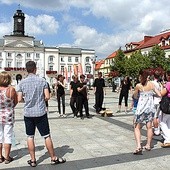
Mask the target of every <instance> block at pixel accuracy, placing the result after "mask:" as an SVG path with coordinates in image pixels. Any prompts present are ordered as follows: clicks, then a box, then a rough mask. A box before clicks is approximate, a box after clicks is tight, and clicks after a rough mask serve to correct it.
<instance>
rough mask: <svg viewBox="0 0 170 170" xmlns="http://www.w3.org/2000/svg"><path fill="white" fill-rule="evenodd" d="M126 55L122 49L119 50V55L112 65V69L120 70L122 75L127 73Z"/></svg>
mask: <svg viewBox="0 0 170 170" xmlns="http://www.w3.org/2000/svg"><path fill="white" fill-rule="evenodd" d="M126 58H127V57H126V56H125V54H124V53H123V51H122V50H121V49H119V50H118V51H117V55H116V56H115V58H114V61H113V64H112V65H111V68H110V70H115V71H118V72H119V74H120V75H125V74H126V70H125V62H126Z"/></svg>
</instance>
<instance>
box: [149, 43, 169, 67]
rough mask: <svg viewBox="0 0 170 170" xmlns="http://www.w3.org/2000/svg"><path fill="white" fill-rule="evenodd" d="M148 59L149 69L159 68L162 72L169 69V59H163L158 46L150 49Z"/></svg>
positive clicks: (162, 52)
mask: <svg viewBox="0 0 170 170" xmlns="http://www.w3.org/2000/svg"><path fill="white" fill-rule="evenodd" d="M148 58H149V59H150V62H151V66H150V67H151V68H158V67H161V68H163V69H164V70H167V69H168V68H169V64H170V59H169V58H165V52H164V50H162V49H161V48H160V47H159V46H158V45H155V46H154V47H153V48H152V51H150V52H149V54H148Z"/></svg>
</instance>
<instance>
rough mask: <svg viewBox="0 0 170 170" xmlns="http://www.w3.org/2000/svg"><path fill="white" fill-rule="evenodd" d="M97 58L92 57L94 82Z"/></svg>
mask: <svg viewBox="0 0 170 170" xmlns="http://www.w3.org/2000/svg"><path fill="white" fill-rule="evenodd" d="M96 58H97V56H95V55H94V56H92V57H91V61H92V64H93V80H94V78H95V64H96Z"/></svg>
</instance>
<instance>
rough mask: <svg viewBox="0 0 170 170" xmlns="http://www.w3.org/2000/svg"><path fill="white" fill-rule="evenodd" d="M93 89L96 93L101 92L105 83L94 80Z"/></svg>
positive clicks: (101, 79)
mask: <svg viewBox="0 0 170 170" xmlns="http://www.w3.org/2000/svg"><path fill="white" fill-rule="evenodd" d="M93 87H96V92H103V87H105V82H104V79H103V78H100V79H99V78H96V79H95V80H94V84H93Z"/></svg>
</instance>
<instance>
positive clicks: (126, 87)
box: [121, 81, 131, 94]
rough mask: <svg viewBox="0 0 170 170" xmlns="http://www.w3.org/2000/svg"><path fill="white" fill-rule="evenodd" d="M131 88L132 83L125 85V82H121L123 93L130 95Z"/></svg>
mask: <svg viewBox="0 0 170 170" xmlns="http://www.w3.org/2000/svg"><path fill="white" fill-rule="evenodd" d="M130 87H131V83H127V84H126V83H125V82H124V81H122V82H121V93H122V94H128V93H129V90H130Z"/></svg>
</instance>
